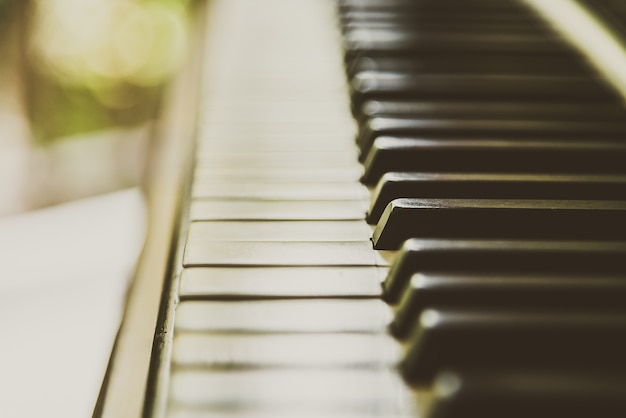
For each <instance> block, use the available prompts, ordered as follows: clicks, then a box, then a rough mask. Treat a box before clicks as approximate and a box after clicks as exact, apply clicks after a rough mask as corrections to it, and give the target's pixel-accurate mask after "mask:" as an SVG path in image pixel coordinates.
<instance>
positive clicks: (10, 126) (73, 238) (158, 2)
mask: <svg viewBox="0 0 626 418" xmlns="http://www.w3.org/2000/svg"><path fill="white" fill-rule="evenodd" d="M193 7H194V4H193V2H192V1H191V0H0V265H1V266H2V269H1V270H0V319H1V320H2V321H3V332H2V333H0V416H3V417H4V416H6V417H14V418H15V417H35V416H47V417H57V416H58V417H64V418H72V417H76V418H78V417H85V416H91V413H92V411H93V407H94V405H95V402H96V398H97V396H98V390H99V387H100V384H101V382H102V378H103V376H104V372H105V368H106V364H107V361H108V357H109V354H110V351H111V347H112V344H113V341H114V337H115V334H116V332H117V329H118V327H119V322H120V319H121V316H122V312H123V306H124V297H125V292H126V290H127V288H128V285H129V283H130V280H131V278H132V276H133V273H134V267H135V263H136V260H137V257H138V255H139V252H140V251H141V248H142V244H143V240H144V236H145V225H146V208H145V203H144V202H145V200H144V196H143V191H142V188H141V184H142V181H143V180H144V171H145V167H146V161H147V159H148V158H149V155H150V143H151V137H152V130H153V125H154V122H155V120H156V118H158V114H159V106H160V102H161V96H162V95H163V93H164V92H165V91H166V89H167V85H168V82H169V81H170V80H171V79H172V76H173V75H174V74H176V71H177V69H178V68H179V66H180V65H181V64H182V60H183V58H184V57H185V54H186V52H187V51H186V46H187V40H188V39H187V38H188V26H189V21H190V17H191V15H192V14H193Z"/></svg>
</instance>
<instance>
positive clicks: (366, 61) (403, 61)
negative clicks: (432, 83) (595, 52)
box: [346, 52, 589, 78]
mask: <svg viewBox="0 0 626 418" xmlns="http://www.w3.org/2000/svg"><path fill="white" fill-rule="evenodd" d="M346 71H347V74H348V77H349V78H353V77H354V76H355V75H357V74H359V73H362V72H366V71H369V72H372V71H375V72H396V73H409V74H426V73H446V74H456V73H487V74H556V75H574V74H583V73H585V72H587V71H589V69H588V65H587V64H585V63H584V61H583V60H582V59H581V58H580V57H577V56H575V55H569V54H555V55H554V56H552V55H535V54H532V53H528V54H522V53H515V54H514V53H497V54H490V53H484V54H477V53H462V52H459V53H454V54H430V55H425V56H424V55H419V56H397V57H393V56H391V57H369V56H367V55H361V56H360V57H358V58H356V59H354V60H353V61H352V62H351V63H350V65H349V66H348V67H347V68H346Z"/></svg>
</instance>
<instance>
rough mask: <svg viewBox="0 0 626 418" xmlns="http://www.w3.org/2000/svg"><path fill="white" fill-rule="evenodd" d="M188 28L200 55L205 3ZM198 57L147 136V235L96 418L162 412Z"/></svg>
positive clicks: (195, 107) (189, 170)
mask: <svg viewBox="0 0 626 418" xmlns="http://www.w3.org/2000/svg"><path fill="white" fill-rule="evenodd" d="M193 7H194V10H193V11H192V12H191V13H190V15H191V16H192V17H193V18H192V22H191V25H190V26H191V28H190V29H189V39H190V43H189V44H190V45H189V48H188V50H189V51H198V50H202V44H203V41H204V38H205V33H204V32H205V30H206V24H205V20H206V2H196V3H194V5H193ZM201 67H202V56H201V54H189V56H188V57H187V60H186V62H185V63H184V66H183V68H182V70H181V71H180V72H179V74H178V75H177V77H176V79H175V80H173V82H172V83H171V85H169V86H168V88H167V89H166V91H165V94H164V98H163V101H162V103H163V107H162V108H161V109H160V117H159V119H158V123H157V124H156V126H155V128H154V132H153V136H152V143H151V149H150V153H151V155H150V158H149V166H148V174H147V175H146V179H145V184H144V187H143V189H144V193H145V195H146V200H147V202H148V205H147V206H148V232H147V235H146V238H145V243H144V248H143V250H142V253H141V256H140V258H139V261H138V264H137V267H136V270H135V276H134V278H133V282H132V285H131V287H130V288H129V290H128V293H127V295H126V302H125V309H124V318H123V320H122V324H121V326H120V329H119V331H118V334H117V337H116V340H115V345H114V348H113V352H112V354H111V358H110V360H109V365H108V368H107V371H106V375H105V377H104V382H103V385H102V388H101V390H100V394H99V396H98V401H97V403H96V405H95V408H94V413H93V417H94V418H109V417H110V418H126V417H133V418H138V417H142V416H159V415H162V413H163V412H164V411H162V408H163V407H164V405H165V401H166V399H165V397H166V392H167V388H166V387H163V386H164V382H167V376H166V374H167V373H168V371H169V370H168V367H165V366H166V365H168V363H169V362H168V358H169V347H168V345H167V344H164V341H165V339H166V338H167V336H168V335H169V334H168V333H171V331H172V327H173V324H172V321H170V319H171V318H170V315H171V312H170V311H171V309H170V307H171V306H173V304H175V302H176V300H175V295H174V294H173V293H172V292H164V291H163V290H164V289H174V288H175V286H173V285H172V282H173V281H174V280H176V277H177V276H178V272H176V271H172V268H173V266H174V265H175V263H174V260H176V259H177V258H178V257H181V254H180V248H176V247H175V246H174V245H173V244H174V243H178V242H179V240H178V239H176V238H177V237H178V235H179V234H180V233H181V231H180V228H181V225H183V221H184V220H183V219H181V218H182V216H181V214H182V213H183V210H184V209H185V208H184V207H183V205H184V202H187V201H188V200H189V199H185V196H186V195H189V194H190V190H189V189H190V187H189V183H190V182H189V179H190V178H191V175H192V169H193V167H192V164H191V163H190V162H191V161H192V160H193V159H192V155H193V150H194V148H195V133H196V132H195V131H196V127H197V117H198V108H199V106H198V102H199V99H200V91H201V89H199V88H198V86H199V85H200V79H201V73H202V71H201Z"/></svg>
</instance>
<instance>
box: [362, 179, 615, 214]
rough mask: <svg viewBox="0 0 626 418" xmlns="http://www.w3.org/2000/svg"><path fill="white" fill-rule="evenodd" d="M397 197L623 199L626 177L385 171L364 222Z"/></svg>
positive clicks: (368, 181)
mask: <svg viewBox="0 0 626 418" xmlns="http://www.w3.org/2000/svg"><path fill="white" fill-rule="evenodd" d="M389 169H391V168H389ZM370 180H374V178H370V179H367V178H366V180H365V182H366V183H370ZM398 198H455V199H468V198H475V199H581V200H592V199H598V200H626V175H610V174H605V175H581V174H515V173H513V174H511V173H407V172H388V173H385V174H384V175H383V176H382V178H381V179H380V181H379V182H378V185H377V186H376V189H375V190H374V193H373V194H372V201H371V205H370V207H369V210H368V213H367V221H368V223H370V224H376V223H378V220H379V219H380V216H381V215H382V213H383V211H384V210H385V207H386V206H387V204H389V202H391V201H392V200H394V199H398Z"/></svg>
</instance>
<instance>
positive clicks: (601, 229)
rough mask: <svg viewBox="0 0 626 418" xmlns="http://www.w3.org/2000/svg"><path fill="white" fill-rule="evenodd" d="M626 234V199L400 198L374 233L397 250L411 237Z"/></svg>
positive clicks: (378, 244)
mask: <svg viewBox="0 0 626 418" xmlns="http://www.w3.org/2000/svg"><path fill="white" fill-rule="evenodd" d="M413 237H418V238H459V239H462V238H468V239H470V238H476V239H480V238H484V239H490V238H492V239H498V238H500V239H512V238H518V239H564V240H567V239H580V240H600V239H602V240H626V201H613V200H532V199H396V200H393V201H392V202H391V203H389V204H388V205H387V207H386V208H385V211H384V212H383V214H382V216H381V218H380V221H379V222H378V224H377V225H376V229H375V230H374V233H373V235H372V241H373V242H374V248H376V249H379V250H395V249H398V248H400V245H401V244H402V242H404V241H405V240H407V239H409V238H413Z"/></svg>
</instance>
